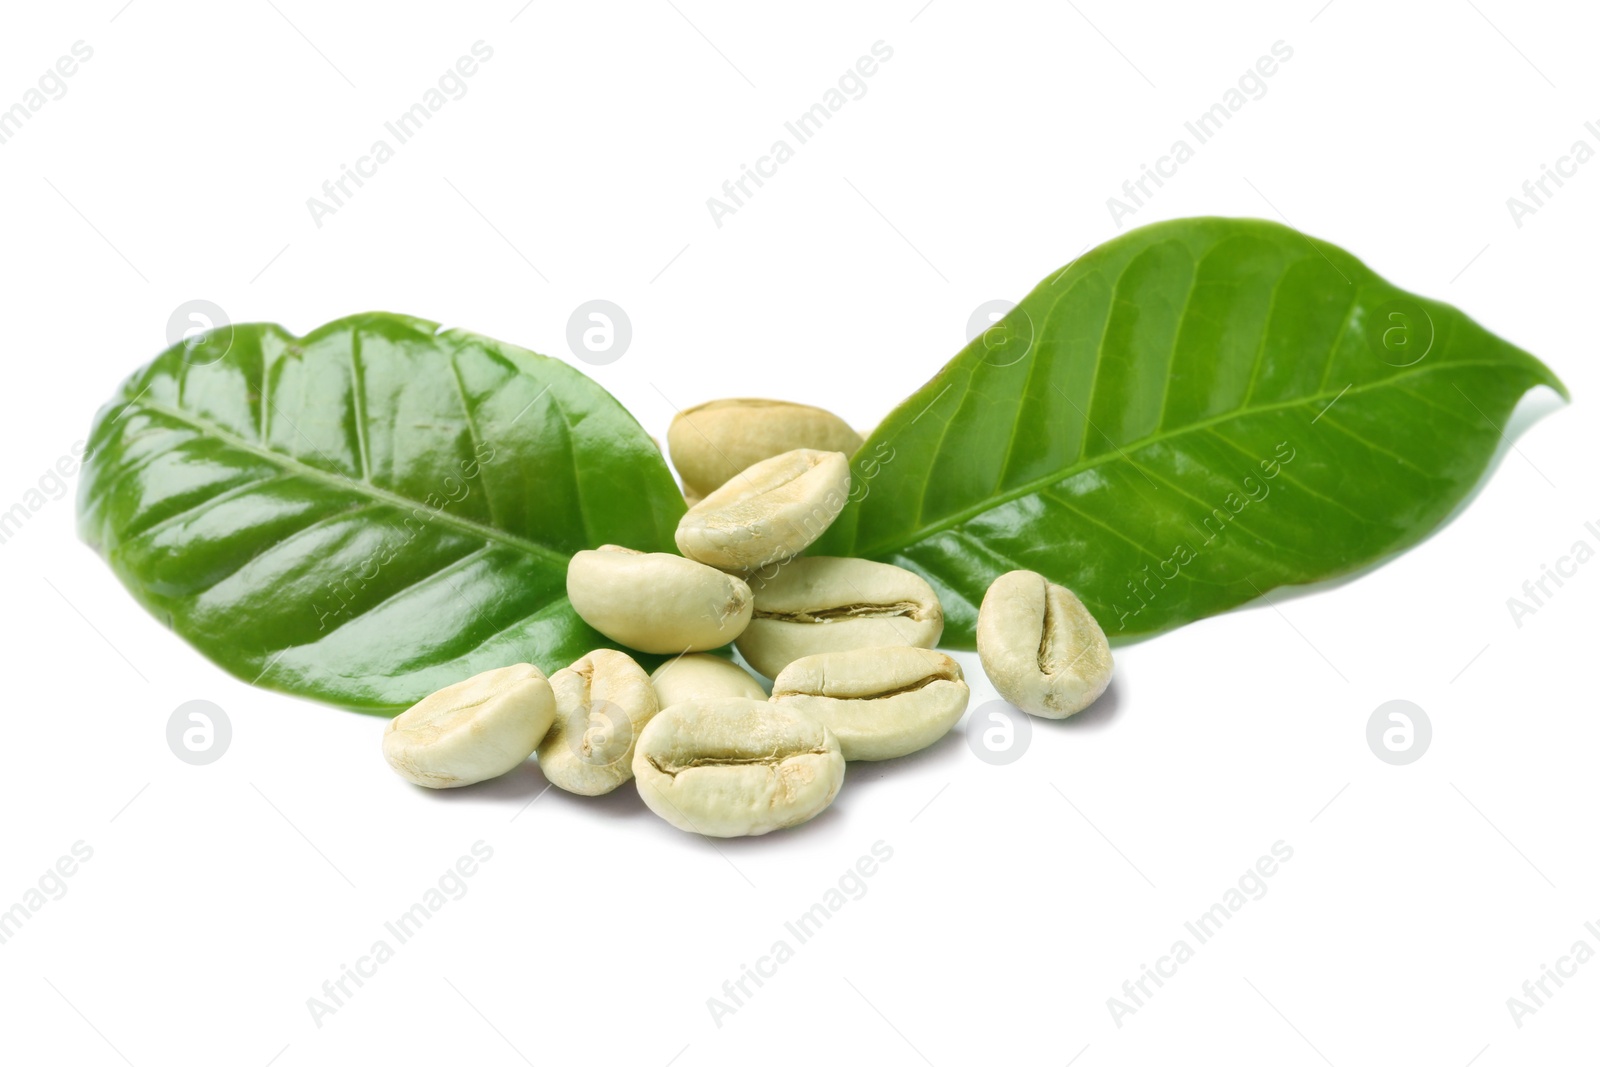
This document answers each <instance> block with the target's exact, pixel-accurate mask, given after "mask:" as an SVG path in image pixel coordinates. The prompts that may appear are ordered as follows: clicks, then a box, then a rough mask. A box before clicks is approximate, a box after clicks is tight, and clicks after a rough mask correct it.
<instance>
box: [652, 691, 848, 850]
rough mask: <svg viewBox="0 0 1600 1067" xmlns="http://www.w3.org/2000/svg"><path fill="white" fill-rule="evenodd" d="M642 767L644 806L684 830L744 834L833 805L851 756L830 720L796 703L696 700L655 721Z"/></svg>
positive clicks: (781, 825)
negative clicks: (796, 707) (824, 720)
mask: <svg viewBox="0 0 1600 1067" xmlns="http://www.w3.org/2000/svg"><path fill="white" fill-rule="evenodd" d="M633 774H634V780H635V781H636V782H637V783H638V787H639V795H640V796H641V797H643V798H644V802H645V804H646V805H648V806H649V808H650V810H651V811H653V812H655V813H656V814H657V815H659V816H661V817H662V818H663V819H665V820H667V822H669V823H671V824H672V825H673V826H676V827H677V828H678V829H680V830H687V831H689V832H691V833H697V834H703V835H705V836H707V837H745V836H751V835H755V834H765V833H769V832H771V831H773V830H779V829H782V828H784V827H787V826H794V825H796V824H798V823H803V822H805V821H806V820H808V819H810V818H813V817H814V816H816V815H817V814H818V813H819V812H821V811H822V810H823V809H824V808H826V807H827V806H828V805H829V804H831V803H833V798H834V797H835V796H837V795H838V793H839V786H840V785H841V784H842V783H843V782H844V756H843V755H842V754H841V753H840V751H839V742H838V740H837V739H835V738H834V736H833V734H831V733H829V732H828V729H827V727H825V726H823V725H822V724H821V723H819V722H817V721H816V720H815V719H813V718H811V717H810V716H808V715H804V714H802V713H801V712H799V711H796V710H794V709H791V708H785V707H781V706H779V705H775V704H770V703H765V702H762V701H755V700H747V699H745V698H743V697H723V698H718V699H712V700H699V699H695V700H689V701H685V702H682V703H678V704H674V705H673V706H672V707H670V708H664V709H662V711H660V712H659V713H658V714H657V715H656V717H655V718H653V719H651V720H650V724H649V725H648V726H646V727H645V728H644V732H643V733H642V734H641V735H640V737H639V744H638V747H637V748H636V749H635V750H634V754H633Z"/></svg>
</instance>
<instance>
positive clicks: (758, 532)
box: [676, 448, 850, 571]
mask: <svg viewBox="0 0 1600 1067" xmlns="http://www.w3.org/2000/svg"><path fill="white" fill-rule="evenodd" d="M849 496H850V462H849V458H848V457H847V456H845V454H844V453H843V452H818V451H815V450H812V449H807V448H799V449H795V450H794V451H793V452H785V453H783V454H782V455H780V456H773V457H772V458H771V459H766V460H762V461H761V462H760V463H757V464H756V465H755V466H753V467H749V468H747V469H745V470H743V471H741V472H739V474H737V475H736V476H734V477H733V478H731V479H729V480H728V482H727V483H726V484H724V485H723V486H722V487H721V488H720V489H717V490H714V491H713V492H711V493H709V494H707V495H706V498H705V499H704V500H702V501H700V502H699V503H698V504H696V505H695V506H694V507H692V508H690V509H689V511H688V512H687V514H685V515H684V516H683V518H682V519H681V520H680V521H679V522H678V532H677V535H676V540H677V542H678V550H679V551H680V552H682V553H683V554H684V555H685V556H688V557H689V558H690V559H696V560H699V561H700V562H702V563H709V564H710V565H711V566H713V567H721V568H723V569H724V570H730V571H749V570H755V569H757V568H760V567H765V566H767V565H769V564H772V563H776V562H778V561H780V560H785V559H788V558H790V557H791V556H796V555H799V554H800V553H801V552H802V551H804V550H805V547H806V546H807V545H809V544H811V542H813V541H815V540H816V539H817V538H819V537H821V536H822V532H823V531H824V530H826V529H827V528H828V527H829V526H830V525H831V524H832V523H833V520H834V519H836V518H838V517H839V512H840V511H842V510H843V509H844V505H845V501H846V500H848V499H849Z"/></svg>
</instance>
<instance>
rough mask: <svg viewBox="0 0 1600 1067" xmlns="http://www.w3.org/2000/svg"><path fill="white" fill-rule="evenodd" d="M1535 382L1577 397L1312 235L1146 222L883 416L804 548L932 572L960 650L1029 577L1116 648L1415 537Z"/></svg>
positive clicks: (1474, 473) (1443, 512)
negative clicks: (840, 495)
mask: <svg viewBox="0 0 1600 1067" xmlns="http://www.w3.org/2000/svg"><path fill="white" fill-rule="evenodd" d="M1537 385H1547V386H1550V387H1551V388H1553V389H1555V390H1557V391H1558V392H1560V393H1561V394H1562V395H1563V396H1565V395H1566V391H1565V388H1564V387H1563V386H1562V385H1561V383H1560V382H1559V381H1558V380H1557V379H1556V377H1555V375H1554V374H1552V373H1551V372H1550V371H1549V370H1548V369H1547V368H1546V367H1545V366H1544V365H1543V364H1541V363H1540V362H1539V361H1538V360H1536V359H1535V358H1533V357H1532V356H1530V355H1529V354H1528V353H1526V352H1523V351H1522V350H1521V349H1518V348H1516V347H1515V346H1513V345H1511V344H1508V343H1507V342H1505V341H1502V340H1500V339H1499V338H1497V337H1495V336H1494V335H1492V334H1490V333H1489V332H1487V331H1486V330H1484V329H1483V328H1482V327H1481V326H1479V325H1478V324H1477V323H1475V322H1473V321H1472V320H1471V319H1469V318H1468V317H1467V316H1466V315H1464V314H1462V313H1461V312H1460V311H1457V310H1456V309H1454V308H1452V307H1449V306H1447V305H1445V304H1441V303H1438V302H1436V301H1433V300H1427V299H1424V298H1422V297H1417V296H1413V295H1411V294H1409V293H1406V292H1405V291H1403V290H1401V289H1398V288H1396V287H1395V286H1393V285H1390V284H1389V283H1388V282H1386V281H1384V280H1383V279H1382V278H1379V277H1378V276H1377V275H1376V274H1374V273H1373V272H1372V271H1371V270H1369V269H1368V268H1367V267H1365V266H1364V265H1362V263H1361V262H1360V261H1359V260H1357V259H1356V258H1355V257H1354V256H1352V255H1350V254H1349V253H1348V252H1345V251H1343V250H1341V249H1339V248H1336V247H1334V246H1333V245H1330V244H1327V243H1326V242H1323V241H1318V240H1314V239H1311V238H1308V237H1306V236H1304V235H1302V234H1300V233H1298V232H1296V231H1294V230H1291V229H1288V228H1287V227H1284V226H1279V225H1277V224H1275V223H1269V222H1261V221H1253V220H1244V219H1217V218H1200V219H1184V220H1179V221H1175V222H1165V223H1158V224H1156V225H1152V226H1147V227H1145V228H1143V229H1139V230H1135V231H1132V232H1130V233H1128V234H1126V235H1123V236H1121V237H1118V238H1116V239H1115V240H1112V241H1110V242H1108V243H1106V244H1104V245H1101V246H1100V247H1098V248H1096V249H1095V250H1093V251H1092V252H1090V253H1088V254H1087V255H1085V256H1083V257H1082V258H1081V259H1078V260H1076V261H1075V262H1073V263H1071V264H1069V265H1068V266H1067V267H1066V268H1065V269H1063V270H1062V271H1060V272H1058V273H1057V274H1055V275H1053V276H1051V277H1050V278H1047V279H1046V280H1045V281H1044V282H1042V283H1041V284H1040V285H1039V287H1038V288H1037V289H1035V290H1034V291H1033V292H1032V293H1031V294H1030V295H1029V296H1027V297H1026V298H1025V299H1024V300H1023V301H1022V303H1021V304H1019V305H1018V306H1017V307H1016V308H1015V309H1013V310H1012V311H1011V312H1010V313H1009V314H1008V315H1007V316H1006V317H1005V318H1004V319H1002V320H1001V321H1000V322H999V323H998V324H997V325H996V326H995V327H994V328H993V329H991V330H989V331H988V332H987V333H986V334H984V335H983V336H981V337H979V338H978V339H977V340H975V341H974V342H973V343H971V344H969V345H968V346H967V347H966V348H965V349H963V350H962V351H961V352H960V353H959V354H958V355H957V356H956V357H955V358H954V359H953V360H952V361H951V362H950V363H949V364H948V365H947V366H945V368H944V369H943V370H942V371H940V373H939V374H938V375H937V376H936V377H935V378H934V379H933V380H932V381H930V382H929V383H928V384H927V385H925V386H923V387H922V388H921V389H919V390H918V391H917V392H916V393H915V394H913V395H912V396H911V398H910V399H908V400H907V401H905V403H903V404H902V405H901V406H900V407H899V408H897V409H896V410H895V411H894V412H893V413H892V414H891V415H890V416H889V417H888V418H887V419H886V420H884V422H883V423H882V425H880V426H879V427H878V429H877V430H876V431H875V432H874V433H873V435H872V437H871V438H870V439H868V440H867V442H866V443H865V445H864V446H863V447H862V449H861V451H860V452H858V453H857V454H856V457H855V459H854V460H853V477H854V482H855V484H854V486H853V487H852V496H853V497H854V498H855V502H854V503H852V504H851V505H850V506H849V507H847V508H846V510H845V513H844V515H843V516H842V517H841V518H840V520H839V521H838V522H837V523H836V524H835V525H834V527H833V528H832V529H831V530H830V531H829V532H828V533H827V534H826V535H825V536H824V538H823V539H822V540H821V541H820V542H819V543H818V544H816V545H814V546H813V547H812V552H813V553H815V554H827V555H860V556H866V557H868V558H871V559H877V560H882V561H884V562H888V563H895V564H898V565H900V566H904V567H908V568H910V569H911V570H914V571H916V572H917V573H919V574H921V575H923V576H924V577H925V578H927V579H928V580H929V582H931V583H932V584H933V586H934V587H935V589H937V590H938V592H939V595H940V598H941V600H942V601H943V603H944V608H945V614H946V625H945V636H944V643H945V644H949V645H953V646H955V647H965V648H971V647H973V634H974V625H975V621H976V617H977V607H978V604H979V603H980V602H981V601H982V598H983V593H984V590H985V589H986V588H987V587H988V585H989V583H990V582H991V581H993V580H994V579H995V578H996V577H998V576H999V575H1001V574H1003V573H1005V572H1006V571H1010V570H1014V569H1018V568H1025V569H1028V570H1036V571H1039V572H1041V573H1042V574H1044V575H1046V576H1047V577H1048V578H1050V579H1051V580H1052V581H1055V582H1058V583H1060V584H1062V585H1065V586H1067V587H1068V588H1070V589H1072V590H1074V591H1075V592H1076V593H1077V594H1078V595H1079V596H1080V597H1081V598H1082V599H1083V601H1084V602H1085V603H1086V604H1087V605H1088V606H1089V607H1090V609H1091V610H1092V611H1093V612H1094V614H1095V615H1096V617H1097V618H1098V619H1099V620H1100V621H1101V623H1102V625H1103V626H1104V628H1105V630H1106V632H1107V633H1108V634H1109V635H1111V637H1112V638H1113V639H1116V638H1118V637H1123V638H1126V637H1130V636H1134V635H1140V634H1151V633H1157V632H1160V631H1163V630H1168V629H1171V628H1172V627H1175V626H1179V625H1182V624H1183V623H1186V622H1191V621H1193V620H1195V619H1199V618H1203V617H1205V616H1207V615H1211V614H1215V613H1217V612H1220V611H1224V610H1226V609H1228V608H1231V607H1233V606H1235V605H1237V604H1240V603H1243V602H1244V601H1247V600H1250V599H1252V598H1254V597H1257V596H1259V595H1261V594H1262V593H1264V592H1266V591H1267V590H1269V589H1272V588H1273V587H1275V586H1280V585H1289V584H1300V583H1305V582H1312V581H1317V580H1319V579H1324V578H1328V577H1331V576H1334V575H1339V574H1344V573H1347V572H1349V571H1352V570H1355V569H1357V568H1359V567H1362V566H1364V565H1366V564H1369V563H1371V562H1373V561H1374V560H1378V559H1381V558H1383V557H1384V556H1387V555H1389V554H1391V553H1394V552H1396V551H1398V550H1400V549H1403V548H1405V547H1407V546H1409V545H1412V544H1414V543H1416V542H1417V541H1419V540H1421V539H1422V538H1423V537H1425V536H1427V534H1428V533H1429V532H1430V531H1432V530H1433V529H1434V528H1435V527H1436V526H1437V525H1438V524H1439V523H1440V522H1441V521H1443V520H1444V519H1445V517H1446V516H1448V515H1449V514H1450V512H1451V510H1452V509H1453V508H1454V507H1455V506H1456V504H1457V503H1459V502H1460V501H1461V500H1462V499H1463V498H1464V497H1465V496H1466V494H1467V493H1468V492H1469V491H1470V490H1471V489H1472V487H1473V486H1474V485H1475V484H1476V483H1477V481H1478V479H1479V477H1480V476H1481V475H1482V473H1483V470H1484V468H1485V466H1486V465H1487V464H1488V462H1489V460H1490V458H1491V457H1492V456H1493V454H1494V452H1495V448H1496V446H1497V445H1498V444H1499V443H1500V441H1501V440H1502V436H1501V432H1500V427H1503V426H1504V424H1505V421H1506V417H1507V415H1508V414H1509V413H1510V411H1511V409H1512V408H1513V407H1514V406H1515V405H1516V403H1517V400H1518V399H1519V398H1520V397H1521V396H1522V395H1523V394H1524V393H1525V392H1527V391H1528V390H1529V389H1531V388H1533V387H1534V386H1537Z"/></svg>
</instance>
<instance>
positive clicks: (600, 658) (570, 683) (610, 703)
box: [539, 648, 659, 797]
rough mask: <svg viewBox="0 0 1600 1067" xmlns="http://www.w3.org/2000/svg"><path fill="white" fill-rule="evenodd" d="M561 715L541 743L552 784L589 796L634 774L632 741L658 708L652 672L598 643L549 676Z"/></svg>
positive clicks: (542, 767) (541, 762)
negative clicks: (581, 656) (574, 660)
mask: <svg viewBox="0 0 1600 1067" xmlns="http://www.w3.org/2000/svg"><path fill="white" fill-rule="evenodd" d="M550 688H551V689H552V690H553V691H554V692H555V698H556V715H555V721H554V722H553V723H551V725H550V731H549V733H547V734H545V735H544V740H543V741H541V742H540V743H539V769H540V770H541V771H543V772H544V776H545V777H546V778H547V779H549V781H550V784H551V785H554V786H555V787H557V788H558V789H565V790H566V791H567V792H569V793H578V794H580V795H582V796H586V797H594V796H599V795H601V794H602V793H609V792H611V791H612V790H613V789H615V788H617V786H619V785H621V784H622V783H623V782H626V781H627V780H628V779H629V778H632V777H633V747H634V744H635V743H636V742H637V741H638V739H639V733H640V731H641V730H643V729H644V725H645V723H647V722H649V721H650V718H651V716H653V715H655V713H656V711H657V710H658V708H659V705H658V704H657V703H656V692H655V690H654V689H653V688H652V687H651V685H650V676H649V675H647V674H645V672H644V668H643V667H641V666H639V665H638V664H637V663H635V662H634V661H633V657H631V656H629V655H628V654H627V653H625V652H618V651H616V650H614V649H609V648H597V649H595V650H594V651H593V652H591V653H589V654H588V655H587V656H584V657H583V658H582V659H580V660H578V662H576V663H574V664H573V665H572V666H570V667H565V668H563V669H561V670H559V671H556V673H554V674H552V675H551V676H550Z"/></svg>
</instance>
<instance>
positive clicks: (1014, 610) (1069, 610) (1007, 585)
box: [978, 571, 1111, 719]
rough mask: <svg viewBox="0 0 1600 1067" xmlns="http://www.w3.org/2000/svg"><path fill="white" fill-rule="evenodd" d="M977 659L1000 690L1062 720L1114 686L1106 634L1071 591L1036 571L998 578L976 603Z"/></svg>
mask: <svg viewBox="0 0 1600 1067" xmlns="http://www.w3.org/2000/svg"><path fill="white" fill-rule="evenodd" d="M978 658H979V659H980V660H981V661H982V662H983V669H984V671H985V672H986V673H987V674H988V675H989V681H991V682H993V683H994V687H995V690H996V691H997V692H999V694H1000V695H1001V696H1002V697H1004V698H1005V699H1006V700H1007V701H1009V702H1010V703H1012V704H1014V705H1016V706H1017V707H1019V708H1021V709H1022V710H1023V711H1025V712H1027V713H1028V714H1030V715H1039V716H1042V717H1044V718H1047V719H1064V718H1066V717H1067V716H1069V715H1075V714H1077V713H1078V712H1080V711H1082V710H1083V709H1084V708H1086V707H1088V706H1089V705H1090V704H1093V703H1094V702H1095V700H1096V698H1098V697H1099V696H1100V694H1101V693H1103V692H1105V690H1106V686H1108V685H1110V684H1111V645H1110V644H1109V643H1108V642H1107V641H1106V635H1105V631H1104V630H1102V629H1101V628H1100V624H1099V623H1098V622H1096V621H1095V619H1094V616H1093V615H1091V614H1089V609H1088V608H1086V607H1084V606H1083V601H1081V600H1079V599H1078V598H1077V596H1076V595H1074V594H1073V592H1072V591H1071V590H1070V589H1067V588H1066V587H1064V586H1060V585H1056V584H1054V583H1052V582H1050V581H1048V580H1046V579H1045V577H1044V576H1043V575H1040V574H1036V573H1034V572H1033V571H1010V572H1008V573H1006V574H1002V575H1001V576H1000V577H998V578H996V579H995V580H994V582H993V583H992V584H991V585H990V586H989V591H988V592H987V593H985V594H984V597H983V604H982V605H981V606H980V607H979V608H978Z"/></svg>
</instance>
